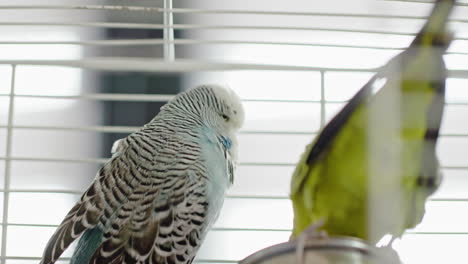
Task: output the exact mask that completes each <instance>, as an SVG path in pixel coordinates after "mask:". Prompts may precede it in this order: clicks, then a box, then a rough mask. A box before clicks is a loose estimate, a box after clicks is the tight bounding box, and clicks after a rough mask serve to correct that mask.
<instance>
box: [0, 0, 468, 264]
mask: <svg viewBox="0 0 468 264" xmlns="http://www.w3.org/2000/svg"><path fill="white" fill-rule="evenodd" d="M171 2H172V1H168V0H165V1H161V0H109V1H103V0H86V1H85V0H81V1H78V0H67V1H63V0H54V1H52V0H48V1H37V0H36V1H32V0H30V1H27V0H15V1H13V0H10V1H8V0H5V1H2V2H1V3H0V188H1V191H2V195H1V196H0V219H1V223H2V225H1V229H0V231H1V234H2V235H1V240H0V242H1V245H0V246H1V254H2V255H1V263H2V264H3V263H8V264H14V263H25V264H29V263H37V262H38V260H39V258H40V256H41V255H42V250H43V249H44V247H45V244H46V242H47V240H48V239H49V237H50V236H51V235H52V233H53V232H54V230H55V228H56V226H57V225H58V224H59V223H60V221H61V220H62V219H63V217H64V215H65V214H66V213H67V212H68V210H69V209H70V208H71V207H72V205H73V204H74V202H75V201H76V200H77V199H78V198H79V195H80V193H81V192H82V191H83V190H84V189H85V188H86V187H87V186H88V185H89V184H90V182H91V181H92V179H93V178H94V176H95V173H96V171H97V169H98V168H99V167H100V166H101V164H102V163H103V162H105V160H106V159H107V158H109V157H110V147H111V144H112V142H113V141H114V140H116V139H118V138H121V137H124V136H125V135H127V134H128V133H131V132H132V131H134V130H135V129H136V128H137V127H139V126H141V125H142V124H144V123H146V122H148V121H149V120H150V119H151V118H152V117H153V116H154V115H155V114H157V112H158V111H159V108H160V106H161V105H163V104H164V103H165V102H166V101H167V100H168V99H169V98H171V97H172V95H174V94H176V93H178V92H180V91H183V90H185V89H188V88H192V87H194V86H196V85H199V84H203V83H221V84H227V85H229V86H230V87H231V88H233V89H234V90H235V91H236V92H237V93H238V94H239V95H240V97H241V98H242V99H243V102H244V106H245V109H246V115H247V116H246V119H247V120H246V124H245V126H244V127H243V129H242V131H241V134H240V136H239V139H240V155H239V156H240V166H239V169H238V174H237V177H236V179H235V184H234V186H233V187H232V188H231V189H230V191H229V193H228V197H227V198H226V200H225V204H224V208H223V211H222V213H221V215H220V218H219V220H218V222H217V223H216V224H215V228H214V229H213V230H212V231H211V232H210V233H209V234H208V236H207V239H206V241H205V243H204V245H203V247H202V249H201V251H200V252H199V254H198V257H197V260H196V263H235V262H237V261H238V260H240V259H242V258H244V257H246V256H247V255H249V254H251V253H253V252H255V251H256V250H259V249H261V248H264V247H266V246H270V245H273V244H275V243H279V242H284V241H286V240H288V238H289V234H290V229H291V227H292V208H291V203H290V201H289V200H288V192H289V181H290V177H291V174H292V171H293V169H294V165H295V163H296V162H297V161H298V158H299V155H300V154H301V153H302V151H303V149H304V146H305V145H306V144H307V143H309V142H310V141H311V139H312V138H313V136H315V135H316V133H317V131H318V130H319V129H320V128H321V127H322V126H323V125H324V124H326V122H327V121H328V120H329V119H330V118H331V117H332V116H333V115H334V113H336V112H337V111H338V110H339V109H340V108H341V107H342V106H343V105H344V104H345V103H346V101H347V100H348V99H349V98H350V97H351V96H352V95H353V94H354V93H355V92H356V91H357V90H358V89H359V88H360V87H361V86H362V85H363V84H364V83H365V82H366V81H367V80H368V79H369V78H370V77H371V76H372V74H373V73H374V72H375V69H376V67H379V66H381V65H383V64H385V63H386V62H387V60H388V59H389V58H391V57H392V56H394V55H395V54H397V53H398V52H400V51H401V49H403V48H404V47H406V46H407V45H409V43H410V42H411V40H412V38H413V36H414V33H415V32H417V31H418V30H419V28H420V27H421V25H422V24H423V23H424V18H425V16H426V15H427V14H428V12H429V10H430V8H431V4H429V3H428V2H424V1H414V2H413V1H385V0H352V1H340V0H328V1H310V0H308V1H306V0H293V1H268V0H237V1H228V0H218V1H208V0H198V1H189V0H176V1H173V3H171ZM458 2H459V3H461V4H462V6H457V7H456V8H455V10H454V13H453V15H452V22H451V23H450V27H451V29H452V30H453V31H454V32H455V33H456V34H455V40H454V41H453V43H452V46H451V47H450V48H449V50H448V54H447V55H446V56H445V60H446V63H447V66H448V68H449V70H450V71H449V76H450V78H449V79H448V81H447V95H446V103H447V106H446V108H445V114H444V119H443V127H442V131H441V133H442V137H441V138H440V140H439V144H438V148H437V151H438V154H439V157H440V159H441V163H442V166H443V173H444V177H445V178H444V181H443V183H442V187H441V188H440V189H439V191H438V192H437V193H436V194H435V195H434V196H433V197H432V199H431V200H430V201H429V202H428V203H427V205H426V207H427V213H426V217H425V218H424V220H423V222H422V224H420V225H419V226H418V227H417V228H416V229H414V230H411V231H409V232H408V233H407V234H406V235H404V236H403V238H402V239H401V240H398V241H397V242H396V243H395V248H396V250H397V251H398V252H399V253H400V255H401V258H402V260H403V261H404V262H405V263H446V262H448V261H450V263H465V262H466V260H467V259H468V257H467V255H466V252H465V251H464V249H465V247H466V245H468V192H467V191H466V190H467V189H468V89H467V86H468V27H467V25H468V19H466V18H467V17H468V7H466V5H468V1H465V2H464V1H458ZM171 5H172V6H173V9H172V14H173V23H174V25H173V26H170V19H168V18H169V17H170V14H169V12H167V11H168V7H170V6H171ZM165 6H166V7H167V8H166V9H163V8H164V7H165ZM124 7H127V8H124ZM165 10H166V12H164V11H165ZM165 13H166V14H165ZM165 15H166V19H164V16H165ZM164 25H166V27H165V26H164ZM164 28H166V30H164ZM171 29H173V30H171ZM171 33H173V36H174V40H171ZM173 51H175V53H174V54H175V59H174V58H173V57H172V52H173ZM70 252H71V250H68V251H67V254H65V256H64V257H65V258H64V261H62V262H60V263H67V261H66V260H67V257H69V256H70Z"/></svg>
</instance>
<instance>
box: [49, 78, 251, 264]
mask: <svg viewBox="0 0 468 264" xmlns="http://www.w3.org/2000/svg"><path fill="white" fill-rule="evenodd" d="M242 122H243V109H242V106H241V103H240V100H239V99H238V97H237V96H236V95H235V94H234V93H233V92H232V91H230V90H228V89H225V88H222V87H219V86H201V87H197V88H195V89H192V90H190V91H188V92H185V93H182V94H180V95H178V96H176V98H174V99H173V100H171V102H169V103H168V104H166V105H165V106H164V107H163V108H162V109H161V112H160V113H159V114H158V115H157V116H156V117H155V118H154V119H153V120H152V121H151V122H149V123H148V124H146V125H145V126H144V127H143V128H141V129H140V130H139V131H137V132H135V133H133V134H131V135H129V136H128V137H126V138H124V139H121V140H119V141H118V142H117V143H116V144H115V145H114V147H113V152H114V153H113V156H112V158H111V160H110V161H109V162H108V163H106V164H105V165H104V166H103V167H102V168H101V169H100V170H99V172H98V174H97V177H96V179H95V180H94V182H93V183H92V185H91V186H90V187H89V188H88V190H87V191H86V192H85V193H84V194H83V196H82V197H81V199H80V201H79V202H78V203H77V204H76V205H75V206H74V207H73V208H72V209H71V211H70V212H69V213H68V215H67V216H66V217H65V219H64V220H63V222H62V224H61V225H60V226H59V227H58V229H57V231H56V232H55V234H54V235H53V236H52V238H51V239H50V241H49V243H48V245H47V247H46V249H45V252H44V255H43V259H42V261H41V263H44V264H46V263H47V264H48V263H54V262H55V261H56V260H57V258H58V257H59V256H60V255H61V254H62V252H63V251H64V250H65V249H66V248H67V247H68V246H69V245H70V243H71V242H73V241H74V240H75V239H76V238H78V237H79V236H80V235H82V234H83V233H84V235H83V237H82V238H81V240H80V241H79V243H78V246H77V249H76V250H75V252H74V255H73V257H72V263H73V264H84V263H100V264H101V263H181V264H182V263H190V262H191V261H192V260H193V258H194V257H195V253H196V251H197V249H198V248H199V246H200V243H201V241H202V240H203V238H204V236H205V234H206V232H207V229H208V228H209V226H210V225H211V224H212V223H213V222H214V221H215V219H216V218H217V215H218V213H219V210H220V208H221V205H222V200H223V195H224V192H225V190H226V188H227V187H228V185H229V184H230V182H232V179H233V173H234V167H235V162H236V153H237V148H236V146H237V143H236V138H235V133H236V132H237V130H238V129H239V128H240V126H241V125H242Z"/></svg>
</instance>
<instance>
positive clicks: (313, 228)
mask: <svg viewBox="0 0 468 264" xmlns="http://www.w3.org/2000/svg"><path fill="white" fill-rule="evenodd" d="M324 224H325V219H320V220H319V221H317V222H315V223H313V224H311V225H310V226H309V227H307V228H306V229H305V230H304V231H302V233H301V234H300V235H299V237H298V238H297V244H296V264H304V247H305V244H306V242H307V240H309V239H327V238H328V234H327V232H326V231H324V230H320V231H319V230H318V229H319V228H320V227H322V226H323V225H324Z"/></svg>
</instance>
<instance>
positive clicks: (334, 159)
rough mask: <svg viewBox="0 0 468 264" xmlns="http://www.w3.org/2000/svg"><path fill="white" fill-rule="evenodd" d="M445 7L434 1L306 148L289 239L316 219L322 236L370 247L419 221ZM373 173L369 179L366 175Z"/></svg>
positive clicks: (428, 185) (439, 101) (296, 177)
mask: <svg viewBox="0 0 468 264" xmlns="http://www.w3.org/2000/svg"><path fill="white" fill-rule="evenodd" d="M453 2H454V1H453V0H439V1H438V2H437V3H436V5H435V7H434V8H433V11H432V14H431V15H430V17H429V19H428V21H427V22H426V25H425V26H424V27H423V29H422V30H421V31H420V32H419V33H418V35H417V36H416V38H415V40H414V41H413V43H412V44H411V45H410V47H409V48H408V49H407V50H406V51H404V52H402V53H401V54H399V55H398V56H396V57H395V58H394V59H392V60H391V61H390V62H389V63H388V64H387V65H386V66H384V67H383V68H382V69H381V71H380V72H379V73H377V74H376V75H375V76H374V77H373V78H372V79H371V80H370V81H369V82H368V83H367V84H366V85H365V86H364V87H363V88H362V89H361V90H360V91H359V92H358V93H357V94H356V95H355V96H354V97H353V98H352V99H351V100H350V102H349V103H348V104H347V105H346V106H345V107H344V108H343V109H342V110H341V111H340V112H339V113H338V114H337V115H336V116H335V117H334V118H333V119H332V120H331V121H330V122H329V123H328V124H327V126H325V127H324V129H323V130H322V131H321V133H320V134H319V135H318V137H317V138H316V140H315V141H314V142H313V143H312V144H310V145H309V146H307V148H306V151H305V153H304V154H303V155H302V157H301V160H300V161H299V163H298V165H297V167H296V170H295V172H294V174H293V178H292V181H291V194H290V198H291V200H292V202H293V209H294V227H293V237H295V236H297V235H299V234H300V233H301V232H302V231H303V230H304V229H306V228H307V227H308V226H309V225H311V224H313V223H314V222H317V221H319V220H324V225H323V226H322V227H321V229H323V230H325V231H327V233H328V234H330V235H344V236H353V237H358V238H361V239H365V240H368V241H370V242H372V243H375V242H377V241H378V240H380V238H381V237H382V236H383V235H385V234H386V233H390V234H392V235H393V236H401V234H403V232H404V231H405V230H406V229H407V228H413V227H414V226H415V225H417V224H418V223H419V222H420V221H421V219H422V216H423V215H424V203H425V201H426V199H427V197H428V196H429V195H430V194H432V193H433V192H434V191H435V189H436V188H437V186H438V184H439V182H440V174H439V168H438V162H437V158H436V155H435V143H436V140H437V136H438V131H439V128H440V124H441V118H442V112H443V107H444V99H443V98H444V92H445V79H446V76H447V73H446V68H445V64H444V62H443V59H442V55H443V53H444V52H445V50H446V49H447V47H448V45H449V44H450V40H451V39H450V37H449V34H447V32H446V31H445V24H446V22H447V18H448V15H449V14H450V10H451V9H452V7H453V4H454V3H453ZM379 83H384V84H383V86H382V87H377V86H379ZM376 87H377V88H380V89H378V91H377V92H374V91H373V90H375V89H376ZM395 95H400V96H395ZM394 98H397V99H398V100H397V101H393V100H395V99H394ZM395 103H396V104H395ZM395 106H399V108H395ZM395 117H396V118H395ZM392 118H393V119H392ZM395 120H398V121H395ZM395 128H397V129H395ZM375 168H378V179H377V181H376V180H375V179H374V178H370V176H369V175H371V174H372V173H373V172H375ZM395 190H398V192H399V196H398V197H396V195H395ZM371 194H372V195H371ZM371 197H372V198H371ZM375 199H377V200H375ZM379 202H380V204H383V205H384V206H382V208H379V207H378V206H377V207H376V204H377V205H378V204H379ZM371 208H372V209H371ZM373 210H374V211H375V210H376V211H377V212H378V213H373V212H374V211H373ZM370 219H372V221H377V223H379V225H380V226H378V227H375V226H373V223H370Z"/></svg>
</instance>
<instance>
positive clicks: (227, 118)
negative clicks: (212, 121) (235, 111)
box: [221, 114, 229, 122]
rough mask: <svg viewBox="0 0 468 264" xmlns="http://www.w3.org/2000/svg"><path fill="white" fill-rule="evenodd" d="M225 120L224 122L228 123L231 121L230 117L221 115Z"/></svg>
mask: <svg viewBox="0 0 468 264" xmlns="http://www.w3.org/2000/svg"><path fill="white" fill-rule="evenodd" d="M221 116H222V117H223V119H224V121H226V122H228V121H229V116H227V115H225V114H222V115H221Z"/></svg>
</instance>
